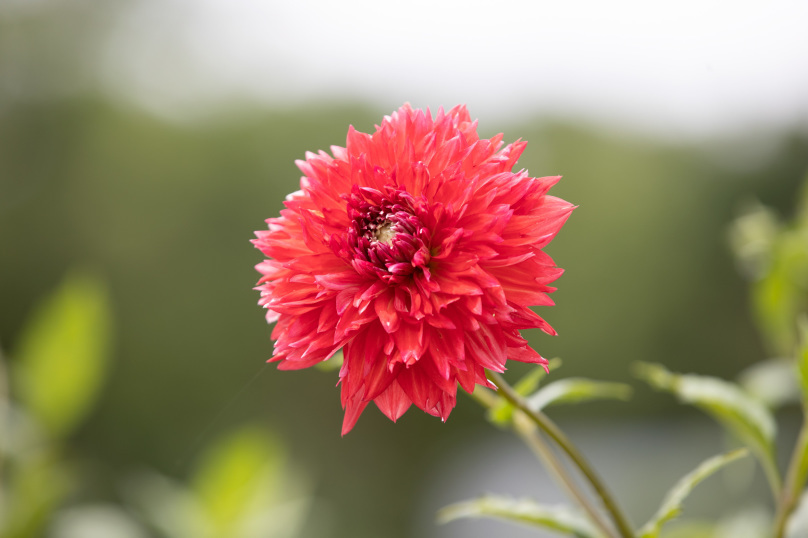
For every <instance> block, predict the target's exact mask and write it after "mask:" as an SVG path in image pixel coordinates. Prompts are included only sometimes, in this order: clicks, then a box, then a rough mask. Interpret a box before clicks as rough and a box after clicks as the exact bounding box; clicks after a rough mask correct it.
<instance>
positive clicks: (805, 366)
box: [797, 316, 808, 411]
mask: <svg viewBox="0 0 808 538" xmlns="http://www.w3.org/2000/svg"><path fill="white" fill-rule="evenodd" d="M798 325H799V333H800V345H799V348H798V349H797V369H798V371H799V373H800V375H799V377H800V387H801V389H802V398H803V403H804V405H805V408H806V411H808V317H806V316H802V317H800V319H799V323H798Z"/></svg>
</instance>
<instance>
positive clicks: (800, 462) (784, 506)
mask: <svg viewBox="0 0 808 538" xmlns="http://www.w3.org/2000/svg"><path fill="white" fill-rule="evenodd" d="M806 477H808V416H807V417H806V418H805V419H803V423H802V428H801V429H800V434H799V437H798V438H797V444H796V445H795V446H794V453H793V454H792V455H791V462H790V463H789V465H788V471H787V474H786V481H785V485H784V486H783V491H782V493H781V495H780V498H779V499H778V502H777V515H776V517H775V520H774V538H783V535H784V534H785V531H786V523H788V517H789V516H790V515H791V513H792V512H793V511H794V508H795V507H796V506H797V501H798V500H799V498H800V494H801V492H802V489H803V487H804V486H805V480H806Z"/></svg>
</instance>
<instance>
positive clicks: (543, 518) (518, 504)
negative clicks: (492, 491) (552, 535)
mask: <svg viewBox="0 0 808 538" xmlns="http://www.w3.org/2000/svg"><path fill="white" fill-rule="evenodd" d="M476 517H490V518H496V519H504V520H506V521H510V522H513V523H522V524H525V525H530V526H534V527H541V528H545V529H550V530H553V531H556V532H559V533H562V534H567V535H571V536H576V537H579V538H601V537H602V535H601V534H600V533H599V532H598V531H597V530H595V528H594V527H593V526H592V524H591V523H589V520H587V519H586V518H585V517H584V516H583V514H581V513H580V512H578V511H577V510H574V509H572V508H570V507H568V506H548V505H544V504H539V503H536V502H534V501H532V500H529V499H511V498H508V497H497V496H492V495H487V496H485V497H480V498H478V499H472V500H469V501H463V502H459V503H456V504H452V505H449V506H447V507H445V508H443V509H442V510H440V512H438V522H440V523H449V522H450V521H455V520H457V519H463V518H476Z"/></svg>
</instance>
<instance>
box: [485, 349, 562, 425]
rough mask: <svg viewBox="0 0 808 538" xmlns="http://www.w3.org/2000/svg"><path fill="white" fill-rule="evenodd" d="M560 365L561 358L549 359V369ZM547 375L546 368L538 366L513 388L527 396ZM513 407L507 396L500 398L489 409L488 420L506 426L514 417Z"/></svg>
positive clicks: (551, 369)
mask: <svg viewBox="0 0 808 538" xmlns="http://www.w3.org/2000/svg"><path fill="white" fill-rule="evenodd" d="M559 366H561V359H559V358H553V359H550V360H549V361H548V364H547V369H548V370H550V371H555V370H556V369H558V367H559ZM546 376H547V372H545V371H544V368H542V367H541V366H536V367H534V368H532V369H531V370H530V371H529V372H528V373H527V374H525V375H524V376H523V377H522V378H521V379H520V380H519V381H518V382H517V383H516V384H515V385H514V387H513V390H515V391H516V393H517V394H520V395H522V396H527V395H528V394H530V393H532V392H534V391H535V390H536V389H537V388H538V386H539V383H541V380H542V379H544V378H545V377H546ZM513 409H514V407H513V405H511V404H510V402H508V401H507V400H506V399H505V398H499V403H498V404H497V406H496V407H494V408H493V409H491V410H490V411H488V420H490V421H491V422H493V423H494V424H496V425H498V426H504V425H506V424H508V423H510V421H511V419H512V418H513Z"/></svg>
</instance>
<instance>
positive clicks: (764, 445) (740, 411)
mask: <svg viewBox="0 0 808 538" xmlns="http://www.w3.org/2000/svg"><path fill="white" fill-rule="evenodd" d="M635 374H636V375H637V376H638V377H639V378H641V379H643V380H645V381H647V382H648V383H649V384H650V385H651V386H653V387H656V388H658V389H661V390H666V391H668V392H671V393H673V394H675V395H676V396H677V397H678V398H679V400H680V401H681V402H683V403H687V404H691V405H695V406H696V407H698V408H700V409H702V410H704V411H706V412H707V413H709V414H710V415H712V416H713V418H715V419H716V420H717V421H718V422H720V423H721V424H722V425H723V426H724V427H726V428H727V429H728V430H730V431H731V432H733V433H734V434H735V435H737V436H738V437H739V438H740V439H741V440H742V441H743V442H744V443H745V444H746V445H747V446H749V448H751V449H752V450H753V451H754V452H755V454H756V455H757V457H758V459H759V460H760V463H761V465H762V466H763V469H764V471H766V475H767V477H768V479H769V482H770V484H771V485H772V488H773V489H775V490H776V489H779V481H780V477H779V473H778V471H777V464H776V462H775V459H774V437H775V433H776V429H777V427H776V424H775V422H774V418H773V417H772V415H771V413H770V412H769V410H768V409H766V407H765V406H764V405H763V404H762V403H761V402H759V401H757V400H755V399H754V398H752V397H751V396H749V395H748V394H746V393H745V392H744V391H743V390H741V388H740V387H739V386H738V385H736V384H734V383H730V382H728V381H724V380H723V379H718V378H716V377H708V376H700V375H693V374H673V373H671V372H669V371H668V370H666V369H665V368H664V367H663V366H661V365H658V364H648V363H637V364H636V365H635Z"/></svg>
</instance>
